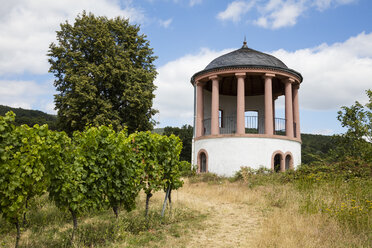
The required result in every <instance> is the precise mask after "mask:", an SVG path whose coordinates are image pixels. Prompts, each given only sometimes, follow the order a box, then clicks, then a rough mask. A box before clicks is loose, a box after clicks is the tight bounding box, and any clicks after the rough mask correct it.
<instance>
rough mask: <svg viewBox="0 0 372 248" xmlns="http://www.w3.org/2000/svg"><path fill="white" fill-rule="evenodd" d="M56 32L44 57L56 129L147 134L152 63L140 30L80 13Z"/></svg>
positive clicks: (122, 21) (150, 124) (118, 20)
mask: <svg viewBox="0 0 372 248" xmlns="http://www.w3.org/2000/svg"><path fill="white" fill-rule="evenodd" d="M60 27H61V30H60V31H57V42H56V43H51V44H50V46H49V52H48V56H49V63H50V65H51V66H50V69H49V72H51V73H53V74H54V76H55V77H56V79H55V81H54V85H55V87H56V89H57V91H58V93H57V94H56V95H55V103H56V109H57V110H58V120H59V125H60V127H61V128H62V129H63V130H65V131H67V132H68V133H72V132H73V131H75V130H80V131H82V130H84V127H85V126H86V125H87V124H91V125H94V126H99V125H112V126H113V127H114V129H116V130H118V129H121V127H122V125H126V126H127V127H128V131H129V132H130V133H131V132H134V131H136V130H138V131H142V130H149V129H152V128H153V124H154V120H153V119H152V117H153V115H154V114H155V113H156V112H157V111H156V110H154V109H153V108H152V100H153V98H154V94H153V91H154V90H155V89H156V87H155V85H154V84H153V81H154V79H155V77H156V74H157V72H156V70H155V66H154V64H153V62H154V60H155V59H156V57H155V56H153V50H152V48H150V46H149V41H148V40H146V36H145V35H144V34H140V33H139V32H140V28H139V26H138V25H132V24H130V23H129V20H128V19H123V18H120V17H117V18H114V19H108V18H107V17H101V16H99V17H96V16H94V15H93V14H91V13H89V14H86V13H85V12H83V13H82V14H81V15H78V16H77V18H76V19H75V23H74V24H73V25H71V24H69V23H68V22H67V21H66V22H65V23H62V24H61V25H60Z"/></svg>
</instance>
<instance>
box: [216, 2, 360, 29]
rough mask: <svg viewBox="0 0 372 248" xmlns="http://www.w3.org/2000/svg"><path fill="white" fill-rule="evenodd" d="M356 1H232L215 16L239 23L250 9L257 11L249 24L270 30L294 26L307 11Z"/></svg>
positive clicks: (321, 9)
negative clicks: (256, 15)
mask: <svg viewBox="0 0 372 248" xmlns="http://www.w3.org/2000/svg"><path fill="white" fill-rule="evenodd" d="M356 1H357V0H262V1H256V0H251V1H249V2H248V1H241V0H239V1H233V2H231V3H230V4H229V5H228V6H227V8H226V9H225V10H224V11H222V12H220V13H219V14H218V15H217V18H218V19H220V20H224V21H226V20H230V21H233V22H239V21H240V20H241V19H242V18H243V16H244V15H245V14H247V13H248V12H249V11H250V10H251V9H252V8H256V9H257V11H258V17H257V18H255V19H254V20H252V18H248V20H249V22H252V23H254V24H256V25H257V26H260V27H263V28H270V29H279V28H283V27H290V26H294V25H295V24H296V23H297V20H298V18H299V17H300V16H301V15H302V14H303V13H304V12H305V11H306V10H308V9H311V8H316V9H317V10H319V11H324V10H326V9H328V8H330V7H332V6H335V7H336V6H339V5H345V4H351V3H354V2H356Z"/></svg>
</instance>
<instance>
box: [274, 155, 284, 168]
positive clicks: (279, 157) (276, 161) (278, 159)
mask: <svg viewBox="0 0 372 248" xmlns="http://www.w3.org/2000/svg"><path fill="white" fill-rule="evenodd" d="M281 161H282V155H281V154H280V153H277V154H276V155H275V156H274V172H279V171H280V164H281Z"/></svg>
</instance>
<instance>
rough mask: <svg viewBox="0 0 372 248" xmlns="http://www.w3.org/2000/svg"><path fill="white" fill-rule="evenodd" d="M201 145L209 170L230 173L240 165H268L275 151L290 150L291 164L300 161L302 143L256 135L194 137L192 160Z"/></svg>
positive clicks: (222, 173)
mask: <svg viewBox="0 0 372 248" xmlns="http://www.w3.org/2000/svg"><path fill="white" fill-rule="evenodd" d="M201 149H204V150H205V151H206V152H207V153H208V171H209V172H213V173H216V174H218V175H224V176H233V175H234V174H235V172H236V171H238V170H240V167H241V166H249V167H252V168H254V169H258V168H259V167H260V166H264V167H266V168H268V169H270V168H271V162H272V161H271V160H272V155H273V154H274V152H276V151H281V152H282V153H283V154H285V153H287V152H290V153H291V154H292V156H293V157H292V159H293V165H294V168H296V167H297V166H298V165H300V164H301V143H300V142H297V141H292V140H285V139H275V138H261V137H260V138H258V137H252V138H251V137H221V138H208V139H201V140H196V141H195V149H194V161H193V164H197V157H198V156H197V155H198V153H199V151H200V150H201Z"/></svg>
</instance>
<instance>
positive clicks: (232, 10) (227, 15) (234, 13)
mask: <svg viewBox="0 0 372 248" xmlns="http://www.w3.org/2000/svg"><path fill="white" fill-rule="evenodd" d="M253 6H254V1H234V2H232V3H230V4H229V5H228V6H227V8H226V9H225V10H224V11H222V12H220V13H218V15H217V18H218V19H220V20H223V21H227V20H231V21H233V22H238V21H240V19H241V16H242V15H244V14H245V13H247V12H248V11H249V10H250V9H251V8H252V7H253Z"/></svg>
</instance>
